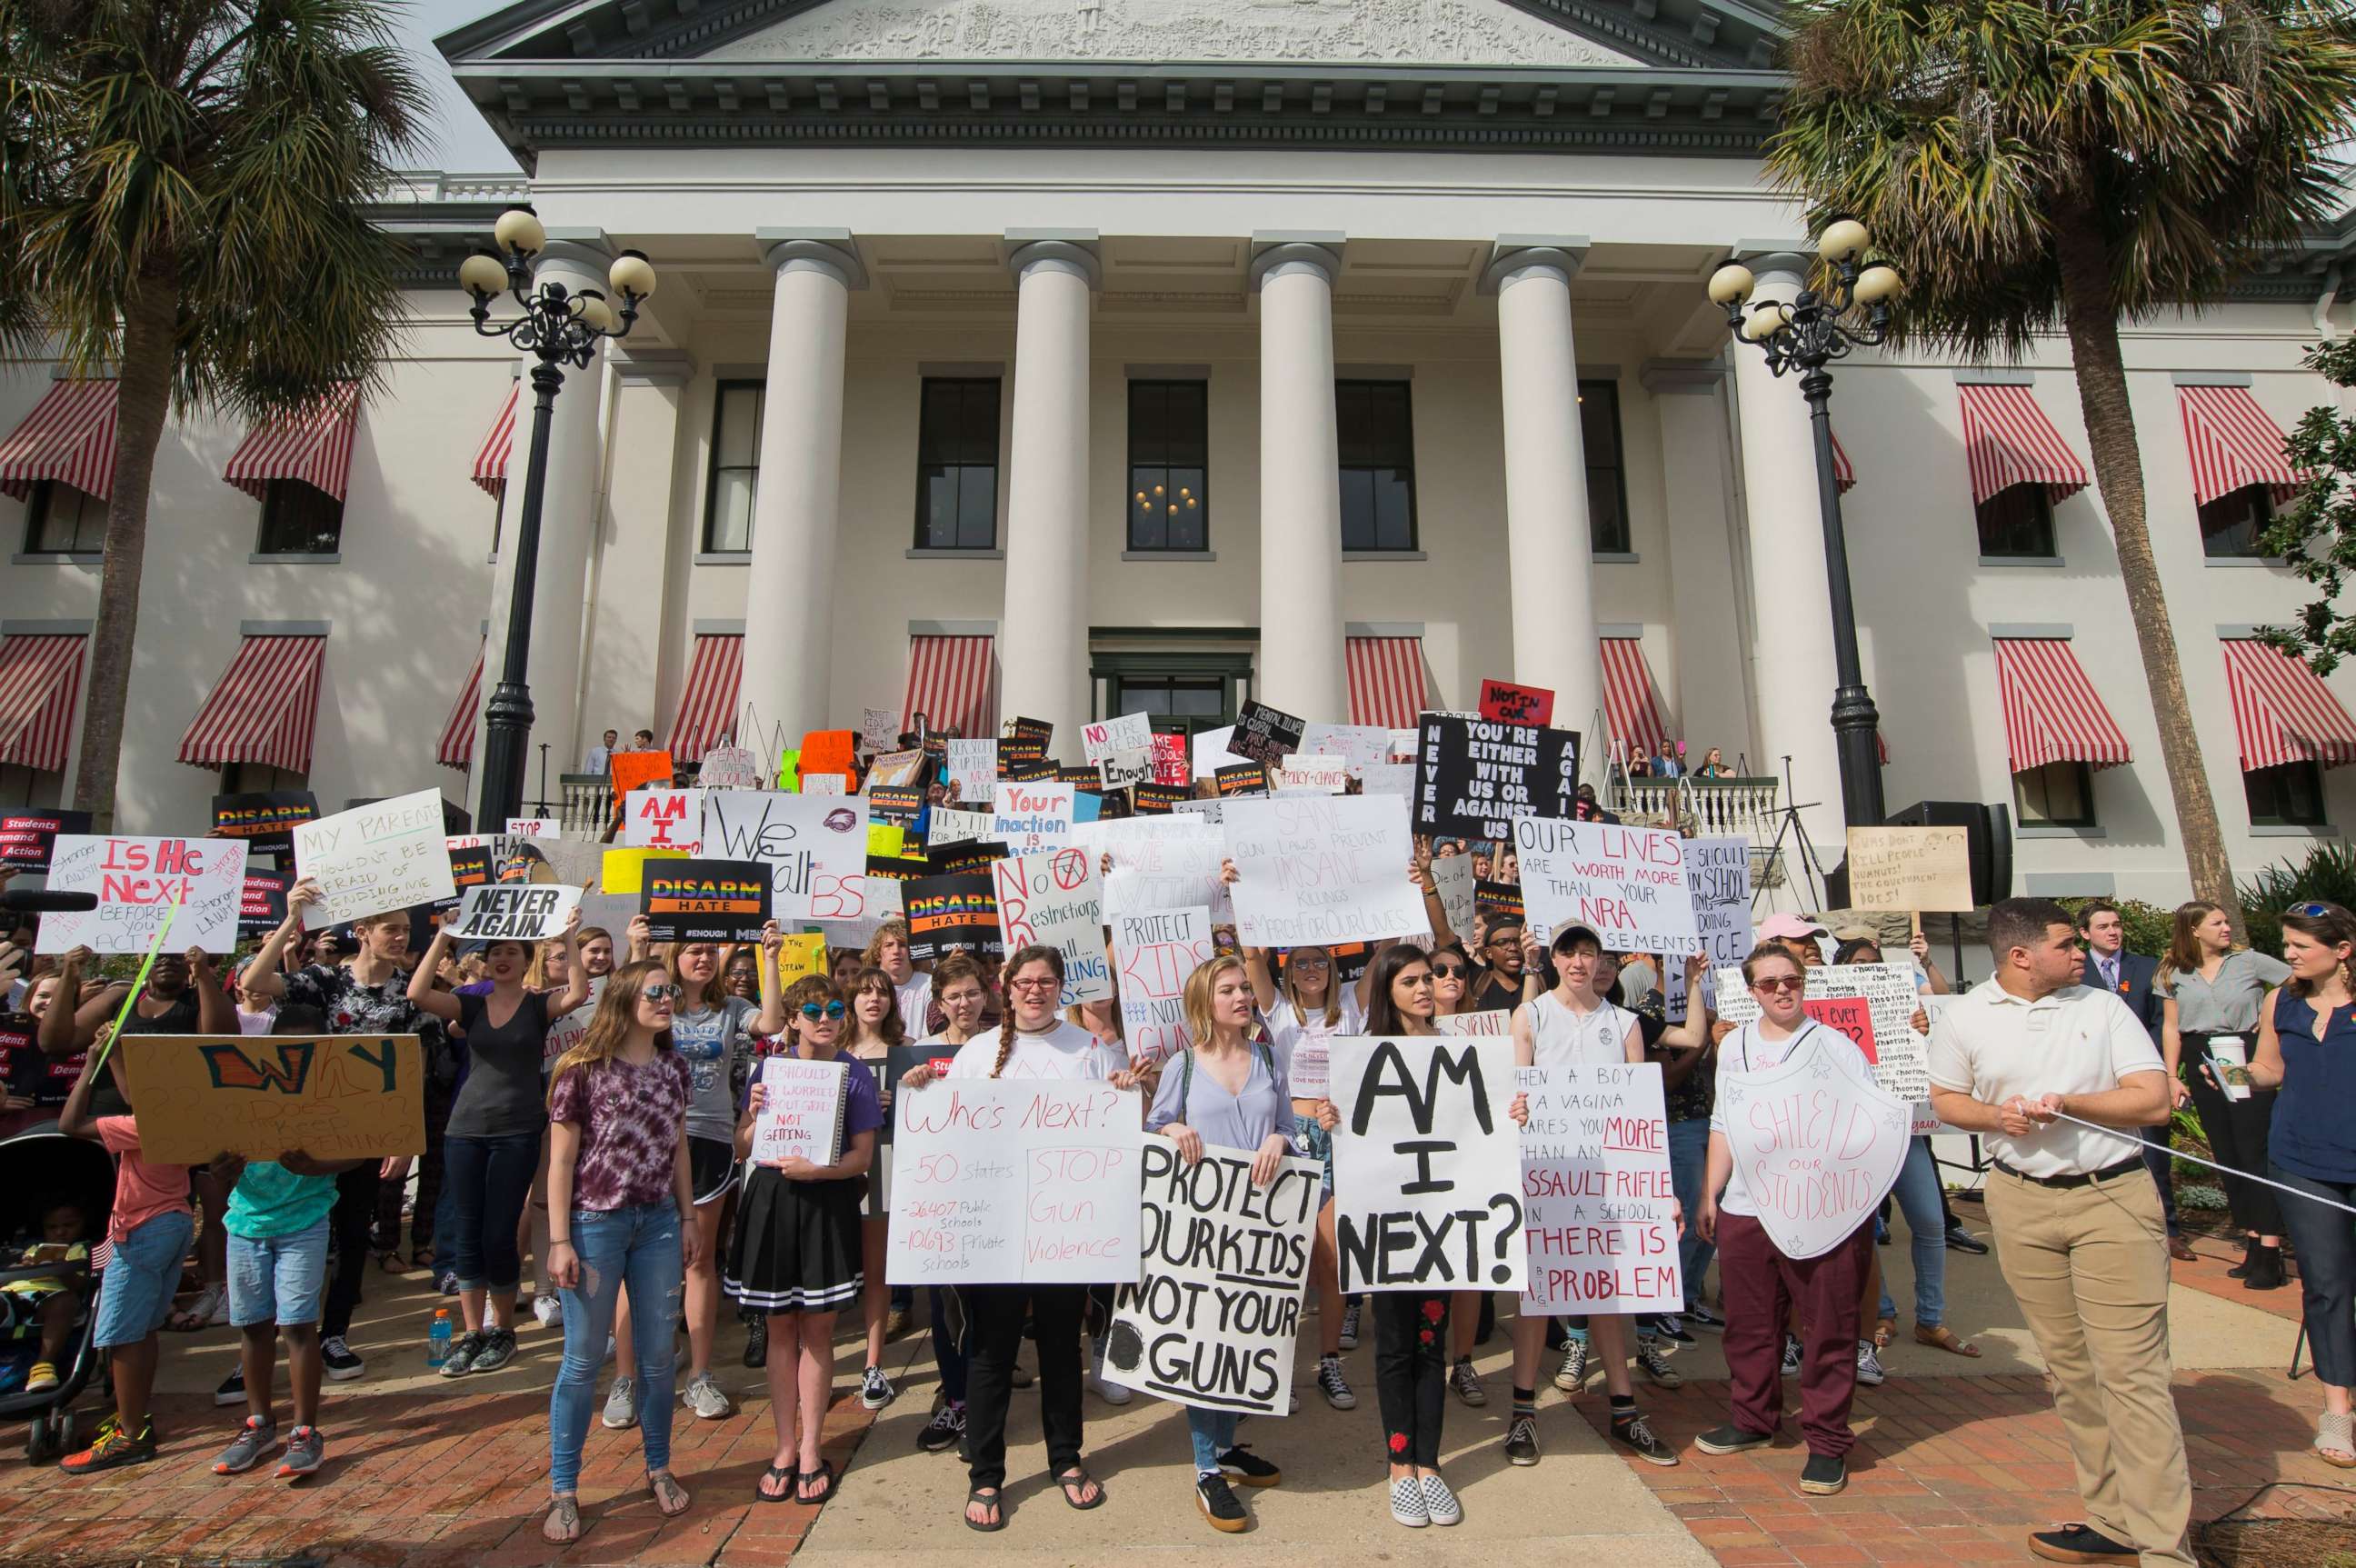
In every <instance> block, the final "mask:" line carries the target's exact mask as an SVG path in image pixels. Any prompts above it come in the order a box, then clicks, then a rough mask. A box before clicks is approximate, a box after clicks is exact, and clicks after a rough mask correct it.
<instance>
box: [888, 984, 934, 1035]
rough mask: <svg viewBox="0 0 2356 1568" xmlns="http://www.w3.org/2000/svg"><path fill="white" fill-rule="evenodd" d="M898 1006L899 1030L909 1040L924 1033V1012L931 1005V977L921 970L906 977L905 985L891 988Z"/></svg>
mask: <svg viewBox="0 0 2356 1568" xmlns="http://www.w3.org/2000/svg"><path fill="white" fill-rule="evenodd" d="M892 994H893V996H894V998H895V999H896V1000H897V1001H898V1003H899V1004H900V1028H901V1030H902V1031H903V1032H904V1033H905V1034H906V1035H907V1036H908V1037H909V1038H910V1039H915V1038H916V1036H918V1035H921V1034H923V1033H924V1032H925V1012H926V1009H927V1008H929V1007H931V1006H932V1004H933V977H932V976H931V975H930V974H927V973H926V972H925V971H923V970H921V969H920V970H918V971H916V973H914V974H912V975H910V976H909V977H908V983H907V984H905V985H895V986H894V987H893V988H892Z"/></svg>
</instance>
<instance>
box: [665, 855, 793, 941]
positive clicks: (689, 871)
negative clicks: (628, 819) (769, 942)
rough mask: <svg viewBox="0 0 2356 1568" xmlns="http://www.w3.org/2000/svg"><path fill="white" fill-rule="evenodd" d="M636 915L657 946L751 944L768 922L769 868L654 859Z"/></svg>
mask: <svg viewBox="0 0 2356 1568" xmlns="http://www.w3.org/2000/svg"><path fill="white" fill-rule="evenodd" d="M638 912H639V913H640V914H642V915H644V916H645V917H646V918H647V936H648V940H652V941H658V942H738V941H746V940H758V939H759V937H760V935H761V928H762V927H763V926H765V925H766V924H768V922H769V868H768V867H767V866H766V865H762V864H761V863H760V862H759V861H757V860H701V859H694V858H690V859H685V860H656V861H650V862H648V865H647V868H646V880H645V883H644V886H643V887H642V888H641V890H640V892H639V895H638Z"/></svg>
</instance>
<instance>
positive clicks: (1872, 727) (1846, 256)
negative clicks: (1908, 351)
mask: <svg viewBox="0 0 2356 1568" xmlns="http://www.w3.org/2000/svg"><path fill="white" fill-rule="evenodd" d="M1870 241H1871V236H1869V234H1867V232H1866V230H1865V225H1864V224H1862V223H1859V222H1858V221H1857V220H1855V219H1854V218H1843V219H1840V220H1837V221H1835V222H1833V223H1832V224H1830V225H1828V226H1827V227H1826V230H1825V231H1824V233H1823V235H1822V236H1821V237H1820V238H1819V239H1818V240H1817V242H1816V253H1817V255H1819V256H1821V257H1822V258H1823V259H1824V262H1825V264H1826V267H1827V268H1828V269H1829V270H1830V274H1831V276H1830V278H1829V280H1828V282H1827V283H1826V286H1824V287H1822V288H1808V289H1802V290H1801V291H1800V293H1799V294H1798V295H1796V296H1794V298H1793V299H1791V300H1789V301H1783V300H1775V299H1770V300H1762V301H1760V302H1759V303H1757V304H1755V305H1754V304H1751V286H1752V284H1753V282H1754V281H1755V280H1753V279H1752V277H1751V269H1750V268H1749V267H1746V266H1743V265H1742V264H1741V263H1739V262H1737V263H1728V264H1727V265H1725V266H1722V267H1720V268H1719V269H1718V271H1717V272H1716V273H1715V274H1711V277H1710V280H1709V297H1710V299H1711V301H1712V302H1713V303H1715V304H1718V305H1721V306H1725V307H1726V325H1727V328H1728V330H1729V331H1730V332H1732V333H1733V334H1734V337H1735V338H1736V339H1737V340H1738V341H1740V342H1746V343H1752V344H1755V345H1757V346H1758V348H1759V349H1761V350H1762V352H1764V353H1765V354H1766V356H1767V368H1768V369H1769V370H1771V371H1773V372H1774V373H1775V374H1777V375H1779V376H1780V375H1782V374H1783V372H1784V371H1789V370H1793V369H1797V370H1798V371H1799V372H1800V395H1801V396H1803V397H1804V398H1806V399H1807V400H1808V421H1809V424H1810V427H1811V429H1812V431H1813V433H1814V435H1815V448H1816V499H1817V506H1818V509H1819V510H1821V512H1822V513H1823V517H1824V527H1825V580H1826V586H1827V587H1828V589H1829V590H1830V592H1831V596H1832V611H1833V657H1834V662H1835V666H1836V675H1837V680H1838V682H1839V684H1838V686H1837V688H1836V690H1835V691H1834V693H1833V736H1834V739H1835V742H1836V744H1837V746H1838V748H1839V756H1840V773H1841V811H1842V815H1843V818H1844V820H1845V821H1847V822H1849V823H1850V824H1851V825H1853V826H1878V825H1879V824H1880V823H1881V822H1882V821H1883V812H1882V800H1881V758H1880V755H1879V750H1878V746H1879V742H1878V740H1877V738H1876V737H1877V734H1878V732H1879V729H1880V724H1881V715H1880V714H1879V713H1878V712H1877V711H1876V710H1875V708H1874V705H1873V697H1872V695H1871V693H1869V692H1867V691H1866V689H1865V670H1864V666H1863V665H1862V664H1861V663H1860V662H1859V661H1858V653H1857V609H1856V607H1855V605H1854V604H1853V603H1852V602H1851V600H1850V597H1849V586H1848V544H1847V539H1846V537H1845V536H1844V535H1843V533H1842V531H1841V510H1840V483H1839V478H1838V476H1837V473H1836V471H1835V467H1834V464H1833V425H1832V410H1831V400H1832V391H1833V378H1832V372H1831V371H1827V370H1826V368H1825V367H1826V365H1828V364H1830V363H1831V362H1832V361H1833V360H1838V359H1842V358H1844V357H1846V356H1847V353H1848V351H1849V350H1850V349H1855V348H1871V347H1873V346H1874V345H1876V344H1878V343H1879V342H1880V341H1881V340H1882V339H1883V338H1886V337H1887V336H1888V335H1889V330H1890V300H1892V299H1893V298H1895V297H1896V296H1897V294H1898V290H1899V287H1900V279H1899V276H1898V271H1897V269H1896V268H1895V267H1892V266H1890V265H1889V264H1887V263H1881V262H1874V263H1863V264H1861V263H1859V261H1858V258H1859V257H1861V256H1863V255H1864V254H1865V250H1866V246H1867V245H1868V244H1869V243H1870ZM1746 307H1747V308H1746Z"/></svg>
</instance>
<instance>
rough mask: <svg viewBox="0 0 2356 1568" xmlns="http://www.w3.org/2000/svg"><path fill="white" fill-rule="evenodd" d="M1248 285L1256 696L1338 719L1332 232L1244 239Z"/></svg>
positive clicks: (1338, 487) (1343, 688)
mask: <svg viewBox="0 0 2356 1568" xmlns="http://www.w3.org/2000/svg"><path fill="white" fill-rule="evenodd" d="M1255 246H1256V248H1257V250H1258V253H1257V254H1256V255H1255V256H1254V257H1253V258H1252V269H1251V276H1252V285H1253V287H1254V288H1256V289H1257V290H1258V292H1259V670H1258V677H1257V680H1256V682H1255V683H1254V690H1255V692H1256V693H1257V694H1258V698H1259V700H1260V701H1262V702H1264V703H1268V704H1269V705H1270V706H1271V707H1275V708H1280V709H1282V710H1283V711H1284V712H1286V713H1289V714H1298V715H1300V716H1301V717H1302V718H1305V719H1317V720H1323V721H1325V722H1327V723H1333V724H1342V723H1347V722H1348V720H1349V717H1350V696H1349V688H1348V682H1347V680H1346V678H1345V675H1344V667H1343V659H1342V468H1341V461H1342V459H1341V453H1340V449H1339V446H1338V443H1337V441H1336V437H1335V432H1334V414H1333V280H1334V278H1335V277H1336V276H1338V275H1339V274H1340V273H1341V270H1342V237H1341V236H1340V235H1338V234H1332V235H1318V236H1303V237H1288V236H1281V235H1262V236H1257V237H1256V238H1255Z"/></svg>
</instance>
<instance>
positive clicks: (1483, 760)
mask: <svg viewBox="0 0 2356 1568" xmlns="http://www.w3.org/2000/svg"><path fill="white" fill-rule="evenodd" d="M1419 733H1420V737H1421V738H1420V739H1419V742H1418V743H1417V746H1416V757H1415V828H1416V832H1423V833H1439V834H1444V835H1446V836H1448V837H1451V838H1473V839H1484V840H1487V841H1488V842H1489V843H1504V842H1505V840H1506V839H1507V838H1510V837H1511V836H1512V835H1513V821H1514V819H1515V817H1520V816H1530V817H1568V816H1570V815H1571V814H1572V812H1573V811H1574V809H1575V808H1576V807H1577V805H1578V803H1579V736H1578V734H1577V733H1576V732H1575V731H1571V730H1567V729H1544V728H1540V727H1537V726H1536V725H1509V724H1500V723H1497V722H1495V721H1494V720H1490V719H1478V718H1473V719H1467V718H1457V717H1452V716H1450V715H1448V714H1424V715H1423V723H1422V726H1421V729H1420V732H1419Z"/></svg>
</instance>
